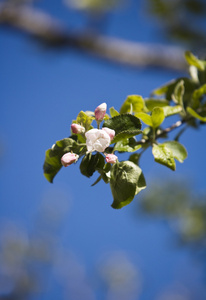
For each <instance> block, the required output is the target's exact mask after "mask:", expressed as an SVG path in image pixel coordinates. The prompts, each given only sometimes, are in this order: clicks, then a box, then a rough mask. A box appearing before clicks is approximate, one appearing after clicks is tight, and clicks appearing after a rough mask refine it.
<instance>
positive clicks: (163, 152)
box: [152, 144, 176, 171]
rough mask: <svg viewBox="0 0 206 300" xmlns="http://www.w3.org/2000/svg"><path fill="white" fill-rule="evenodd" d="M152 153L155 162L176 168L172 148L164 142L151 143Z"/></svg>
mask: <svg viewBox="0 0 206 300" xmlns="http://www.w3.org/2000/svg"><path fill="white" fill-rule="evenodd" d="M152 154H153V156H154V159H155V161H156V162H158V163H160V164H162V165H164V166H166V167H168V168H170V169H172V170H173V171H174V170H175V169H176V165H175V160H174V157H173V153H172V150H170V148H168V147H167V146H166V145H164V144H159V145H153V147H152Z"/></svg>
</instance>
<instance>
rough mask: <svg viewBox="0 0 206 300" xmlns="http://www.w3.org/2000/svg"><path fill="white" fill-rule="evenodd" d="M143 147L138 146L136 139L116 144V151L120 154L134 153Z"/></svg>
mask: <svg viewBox="0 0 206 300" xmlns="http://www.w3.org/2000/svg"><path fill="white" fill-rule="evenodd" d="M141 147H142V146H141V145H138V142H137V141H136V140H135V138H133V137H131V138H129V139H124V140H121V141H119V142H117V143H116V145H115V147H114V150H115V151H119V152H134V151H137V150H138V149H140V148H141Z"/></svg>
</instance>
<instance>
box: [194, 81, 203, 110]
mask: <svg viewBox="0 0 206 300" xmlns="http://www.w3.org/2000/svg"><path fill="white" fill-rule="evenodd" d="M204 95H206V84H203V85H202V86H201V87H200V88H198V89H196V90H195V91H194V92H193V94H192V106H193V108H197V107H198V106H199V104H200V99H201V98H202V97H203V96H204Z"/></svg>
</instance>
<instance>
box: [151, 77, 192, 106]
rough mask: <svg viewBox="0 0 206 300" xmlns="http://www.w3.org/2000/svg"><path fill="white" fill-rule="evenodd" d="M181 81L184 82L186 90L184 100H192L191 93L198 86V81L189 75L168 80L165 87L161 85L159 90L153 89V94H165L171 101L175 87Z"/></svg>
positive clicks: (185, 101)
mask: <svg viewBox="0 0 206 300" xmlns="http://www.w3.org/2000/svg"><path fill="white" fill-rule="evenodd" d="M180 81H183V82H184V88H185V92H184V95H183V102H184V103H187V102H188V101H190V100H191V95H192V93H193V91H194V90H195V89H196V88H198V83H197V82H194V81H193V80H191V79H190V78H187V77H182V78H178V79H176V80H172V81H170V82H168V83H167V84H166V85H164V86H163V87H160V88H158V89H157V90H155V91H153V93H152V94H153V95H157V96H160V95H164V97H165V98H166V99H167V100H169V101H170V100H171V99H172V95H173V94H174V90H175V87H176V86H177V84H178V83H179V82H180Z"/></svg>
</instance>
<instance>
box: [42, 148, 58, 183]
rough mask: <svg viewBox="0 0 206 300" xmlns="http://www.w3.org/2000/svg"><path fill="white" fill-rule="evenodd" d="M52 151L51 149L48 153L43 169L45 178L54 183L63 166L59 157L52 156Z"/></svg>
mask: <svg viewBox="0 0 206 300" xmlns="http://www.w3.org/2000/svg"><path fill="white" fill-rule="evenodd" d="M51 151H52V150H51V149H48V150H47V151H46V155H45V156H46V157H45V162H44V166H43V169H44V176H45V178H46V179H47V180H48V181H49V182H51V183H52V182H53V179H54V177H55V175H56V174H57V173H58V172H59V170H60V169H61V167H62V164H61V161H60V160H59V157H58V156H53V157H52V156H50V153H51Z"/></svg>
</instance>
